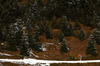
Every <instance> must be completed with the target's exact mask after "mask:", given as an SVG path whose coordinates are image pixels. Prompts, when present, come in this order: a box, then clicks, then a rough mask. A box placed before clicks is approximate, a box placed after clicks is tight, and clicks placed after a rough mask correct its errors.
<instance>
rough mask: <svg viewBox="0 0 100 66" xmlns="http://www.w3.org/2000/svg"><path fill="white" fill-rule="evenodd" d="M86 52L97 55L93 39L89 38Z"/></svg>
mask: <svg viewBox="0 0 100 66" xmlns="http://www.w3.org/2000/svg"><path fill="white" fill-rule="evenodd" d="M86 54H90V55H93V56H97V49H96V45H95V41H93V40H89V43H88V46H87V49H86Z"/></svg>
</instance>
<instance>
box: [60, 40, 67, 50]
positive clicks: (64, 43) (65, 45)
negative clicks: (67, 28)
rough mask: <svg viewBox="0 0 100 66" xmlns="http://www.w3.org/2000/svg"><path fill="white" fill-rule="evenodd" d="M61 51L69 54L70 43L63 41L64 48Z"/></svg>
mask: <svg viewBox="0 0 100 66" xmlns="http://www.w3.org/2000/svg"><path fill="white" fill-rule="evenodd" d="M60 50H61V52H68V51H69V48H68V43H67V42H66V40H65V39H63V42H62V46H61V49H60Z"/></svg>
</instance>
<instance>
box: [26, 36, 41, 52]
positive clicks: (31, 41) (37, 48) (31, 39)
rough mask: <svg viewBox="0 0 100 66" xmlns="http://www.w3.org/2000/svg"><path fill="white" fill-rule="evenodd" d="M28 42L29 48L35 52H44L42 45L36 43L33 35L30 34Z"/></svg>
mask: <svg viewBox="0 0 100 66" xmlns="http://www.w3.org/2000/svg"><path fill="white" fill-rule="evenodd" d="M28 38H29V39H28V42H29V47H30V48H32V49H33V50H35V51H38V52H40V51H42V50H41V49H40V48H41V45H39V41H36V39H35V38H34V36H33V35H31V34H28Z"/></svg>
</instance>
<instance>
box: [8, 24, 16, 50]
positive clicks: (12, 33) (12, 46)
mask: <svg viewBox="0 0 100 66" xmlns="http://www.w3.org/2000/svg"><path fill="white" fill-rule="evenodd" d="M7 42H8V45H9V48H8V49H9V50H11V51H17V45H16V30H15V27H14V25H13V24H11V25H10V29H9V33H8V36H7Z"/></svg>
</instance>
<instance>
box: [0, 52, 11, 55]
mask: <svg viewBox="0 0 100 66" xmlns="http://www.w3.org/2000/svg"><path fill="white" fill-rule="evenodd" d="M0 55H1V56H12V55H10V54H6V53H1V52H0Z"/></svg>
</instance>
